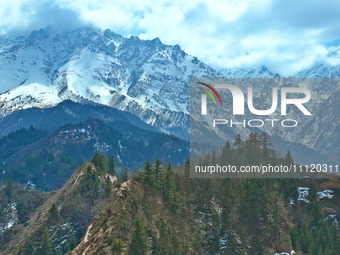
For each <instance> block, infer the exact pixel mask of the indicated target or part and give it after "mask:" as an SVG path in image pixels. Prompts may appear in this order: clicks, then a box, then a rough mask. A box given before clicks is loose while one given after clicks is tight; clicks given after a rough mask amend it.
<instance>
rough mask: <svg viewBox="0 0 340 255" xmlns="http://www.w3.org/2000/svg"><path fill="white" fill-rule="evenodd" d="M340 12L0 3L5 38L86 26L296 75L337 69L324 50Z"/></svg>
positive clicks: (267, 0) (316, 5)
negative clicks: (25, 31)
mask: <svg viewBox="0 0 340 255" xmlns="http://www.w3.org/2000/svg"><path fill="white" fill-rule="evenodd" d="M339 13H340V2H337V1H333V2H331V3H327V4H325V3H324V2H323V1H320V0H310V1H294V2H292V1H286V0H261V1H252V0H242V1H240V0H228V1H227V0H202V1H195V0H188V1H182V0H173V1H169V0H158V1H155V0H143V1H141V0H130V1H127V0H125V1H124V0H115V1H112V0H101V1H98V0H54V1H53V0H45V1H40V2H38V1H34V0H19V1H11V2H10V3H9V1H6V0H0V31H2V32H5V31H8V30H10V29H18V28H29V29H36V28H39V26H40V27H43V26H46V25H48V24H54V25H55V24H59V26H60V24H67V26H70V24H73V25H74V26H76V25H80V24H82V23H81V21H82V22H85V23H89V24H93V25H95V26H99V27H101V28H110V29H112V30H113V31H115V32H117V33H121V34H123V35H125V36H127V35H138V36H140V37H141V38H144V39H153V38H154V37H159V38H160V39H161V40H162V41H163V42H164V43H167V44H179V45H180V46H181V47H182V48H183V49H184V50H185V51H186V52H188V53H189V54H191V55H195V56H197V57H199V58H200V59H202V60H203V61H205V62H207V63H209V64H210V65H213V66H217V67H220V68H223V67H245V66H259V65H263V64H265V65H268V66H269V67H270V68H272V69H274V70H275V71H278V72H281V73H285V74H291V73H294V72H296V71H298V70H300V69H302V68H307V67H309V66H310V65H312V64H314V63H315V62H316V61H321V62H322V61H327V62H329V63H333V62H334V59H332V60H329V59H328V58H327V54H328V50H327V48H326V47H325V46H324V43H325V42H329V41H334V40H336V39H338V38H339V34H338V31H339V28H340V23H339V22H338V15H339ZM65 19H66V20H65ZM336 63H338V61H336Z"/></svg>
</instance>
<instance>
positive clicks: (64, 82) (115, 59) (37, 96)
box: [0, 27, 340, 153]
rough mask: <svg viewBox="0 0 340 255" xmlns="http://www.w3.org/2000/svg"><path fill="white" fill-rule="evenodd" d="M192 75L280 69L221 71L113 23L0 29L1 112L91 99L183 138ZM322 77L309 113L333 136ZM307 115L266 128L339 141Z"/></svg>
mask: <svg viewBox="0 0 340 255" xmlns="http://www.w3.org/2000/svg"><path fill="white" fill-rule="evenodd" d="M338 52H339V50H338V49H337V48H333V49H331V50H330V55H331V56H332V58H333V60H334V61H333V62H334V63H336V61H339V59H340V58H339V53H338ZM339 76H340V66H339V65H328V64H318V65H315V66H314V67H312V68H310V69H309V70H305V71H303V72H300V73H298V74H296V75H295V76H294V77H299V78H307V77H339ZM191 77H231V78H243V77H248V78H273V77H275V78H280V75H279V74H277V73H275V72H272V71H271V70H269V69H268V68H267V67H265V66H262V67H259V68H240V69H230V70H224V71H221V72H218V71H216V70H214V69H212V68H211V67H209V66H208V65H206V64H204V63H202V62H201V61H199V60H198V59H197V58H195V57H192V56H190V55H188V54H186V53H185V52H184V51H182V50H181V49H180V47H179V46H178V45H175V46H169V45H164V44H163V43H162V42H161V41H160V40H159V39H158V38H155V39H153V40H140V39H139V38H138V37H134V36H132V37H129V38H124V37H122V36H120V35H118V34H115V33H113V32H112V31H110V30H104V31H102V30H100V29H96V28H90V27H86V28H80V29H76V30H73V31H66V32H62V33H59V32H55V31H54V30H53V28H51V27H48V28H46V29H41V30H39V31H34V32H32V33H30V34H23V35H6V36H5V37H0V86H1V89H2V91H5V88H13V89H11V90H9V91H7V92H4V93H3V94H1V95H0V117H4V116H6V115H8V114H10V113H11V112H13V111H16V110H20V109H26V108H31V107H40V108H46V107H52V106H55V105H56V104H58V103H60V102H62V101H64V100H71V101H74V102H80V103H82V102H94V103H97V104H102V105H106V106H110V107H113V108H116V109H119V110H122V111H126V112H129V113H132V114H134V115H136V116H138V117H139V118H140V119H141V120H143V121H144V122H145V123H148V124H151V125H153V126H155V127H157V128H159V129H160V130H162V131H164V132H169V133H173V134H176V135H178V136H180V137H182V138H188V131H189V94H190V93H189V81H190V78H191ZM320 84H321V83H315V86H313V87H312V88H311V89H312V93H313V96H312V98H313V104H312V105H311V106H310V107H311V111H312V112H313V120H315V121H318V122H317V123H325V121H332V123H334V125H332V128H331V131H329V132H331V133H332V137H333V136H334V135H335V136H337V135H336V130H337V127H338V124H337V123H338V122H337V121H338V120H337V114H336V110H332V111H333V112H332V113H329V114H324V113H325V112H326V108H325V107H328V108H329V107H330V105H331V104H332V102H334V100H336V99H334V98H331V97H330V96H331V95H332V94H334V93H335V91H337V90H338V89H339V88H338V87H336V86H335V87H334V86H328V85H327V84H326V85H320ZM248 85H249V84H246V85H245V86H248ZM267 87H268V85H267V84H265V83H258V84H257V85H256V87H255V88H254V92H255V93H256V94H257V95H258V96H259V97H262V98H263V94H264V93H268V90H267ZM243 89H244V88H243ZM264 91H266V92H264ZM264 98H266V97H264ZM268 98H269V97H268ZM260 101H261V102H263V100H262V99H261V100H260ZM327 101H329V102H328V103H327ZM264 103H265V104H266V103H268V104H269V103H270V102H269V101H268V102H264ZM273 117H275V116H273ZM326 118H327V119H326ZM310 123H311V124H310V126H311V127H312V128H310V129H309V130H310V132H305V130H307V128H308V127H309V126H308V125H309V124H308V123H306V125H301V126H299V127H298V128H296V129H295V130H294V132H282V130H281V131H280V130H266V131H267V132H268V133H270V134H271V135H277V136H280V137H281V138H282V139H283V140H286V141H290V142H296V141H299V142H300V143H302V144H304V145H306V146H308V147H309V148H312V149H316V150H318V151H322V152H324V153H328V152H329V150H331V149H332V148H337V146H338V144H337V143H338V142H337V141H338V139H337V138H334V137H333V138H332V139H327V140H325V138H326V137H327V135H328V133H329V132H328V133H327V128H326V129H322V132H323V133H322V135H318V134H319V132H321V129H320V128H318V127H317V126H316V124H314V126H313V125H312V121H311V122H310ZM235 132H238V133H241V134H244V135H246V134H248V133H249V132H250V131H249V130H248V129H239V130H230V132H229V133H230V134H229V136H230V137H229V138H232V136H233V135H234V134H235ZM313 132H314V133H313ZM334 132H335V133H334ZM326 142H327V144H326ZM328 143H330V144H328ZM323 148H326V149H323Z"/></svg>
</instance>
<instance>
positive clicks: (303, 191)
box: [298, 187, 310, 204]
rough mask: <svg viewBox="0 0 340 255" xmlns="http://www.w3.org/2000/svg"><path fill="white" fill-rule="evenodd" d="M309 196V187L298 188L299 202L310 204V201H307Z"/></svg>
mask: <svg viewBox="0 0 340 255" xmlns="http://www.w3.org/2000/svg"><path fill="white" fill-rule="evenodd" d="M308 194H309V188H308V187H298V201H301V202H304V203H307V204H309V203H310V201H309V200H308V199H307V197H308Z"/></svg>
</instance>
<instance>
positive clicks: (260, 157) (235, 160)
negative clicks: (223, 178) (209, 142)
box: [199, 132, 293, 166]
mask: <svg viewBox="0 0 340 255" xmlns="http://www.w3.org/2000/svg"><path fill="white" fill-rule="evenodd" d="M213 163H215V164H216V163H219V164H222V165H227V164H231V165H235V166H240V165H260V164H272V165H278V164H283V165H290V164H293V159H292V157H291V155H290V152H289V151H287V153H286V155H285V156H284V157H281V156H280V155H279V154H278V153H277V152H276V151H275V150H274V148H273V144H272V142H271V140H270V138H269V136H268V134H267V133H265V132H263V133H261V134H257V133H250V134H249V136H248V138H247V139H246V140H242V138H241V135H240V134H237V135H236V136H235V139H234V141H233V143H232V144H231V143H230V142H229V141H227V142H226V143H225V145H224V146H223V148H222V151H221V153H220V154H219V153H216V152H215V151H213V152H211V153H207V154H206V155H205V156H203V157H201V158H200V159H199V165H209V164H213Z"/></svg>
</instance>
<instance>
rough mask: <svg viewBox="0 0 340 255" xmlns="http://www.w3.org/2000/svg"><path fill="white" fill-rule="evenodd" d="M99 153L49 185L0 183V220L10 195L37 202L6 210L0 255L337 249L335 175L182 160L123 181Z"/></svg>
mask: <svg viewBox="0 0 340 255" xmlns="http://www.w3.org/2000/svg"><path fill="white" fill-rule="evenodd" d="M99 158H100V157H99ZM102 160H103V159H102V158H101V160H98V159H97V160H93V162H94V163H87V164H85V165H83V166H82V167H81V168H80V169H79V170H78V171H76V172H75V173H74V174H73V176H72V177H71V179H70V180H69V181H68V182H67V183H66V184H65V185H64V186H63V188H61V189H60V190H57V191H55V192H51V193H46V194H39V193H36V192H32V191H19V190H13V191H12V195H11V196H12V197H11V198H9V197H8V195H6V194H8V192H6V190H8V188H7V187H1V188H0V197H1V198H6V200H5V199H2V201H3V203H2V204H1V205H0V206H1V207H0V212H4V215H5V217H2V218H1V217H0V225H1V224H6V223H7V222H9V221H6V220H7V211H8V210H7V209H6V208H8V207H13V204H19V201H20V196H19V195H17V194H21V196H25V197H28V196H30V197H31V198H32V197H33V198H34V199H35V201H37V203H35V204H33V205H32V206H30V207H27V206H26V207H25V208H26V210H28V213H27V214H26V215H27V216H28V218H27V219H26V220H23V221H19V222H18V221H14V222H13V219H15V218H16V217H15V212H14V213H12V214H13V215H14V217H12V221H10V222H13V223H11V225H10V226H8V227H7V228H6V229H5V230H4V232H3V233H0V241H1V246H0V252H1V254H15V255H21V254H44V255H46V254H72V255H78V254H79V255H81V254H86V255H91V254H126V253H127V254H137V253H134V252H135V251H138V254H147V252H150V253H153V254H156V255H166V254H169V255H172V254H235V255H236V254H244V255H246V254H248V255H252V254H259V253H262V254H265V255H269V254H275V253H281V252H287V253H288V254H289V252H290V251H291V250H292V249H294V250H295V251H298V252H301V251H302V252H303V253H300V254H314V253H311V252H312V251H313V252H314V251H315V250H316V251H318V250H321V251H327V252H328V253H327V254H330V255H333V254H334V255H335V254H337V252H338V251H339V249H340V242H339V240H340V239H339V234H340V233H339V226H338V225H337V224H338V220H339V209H340V190H339V188H340V186H339V185H340V183H339V180H319V181H315V180H313V181H311V180H292V179H290V180H289V181H288V180H285V179H281V180H266V179H262V180H261V179H248V180H246V179H243V180H242V179H238V180H236V179H216V180H203V179H196V180H193V179H190V178H188V176H189V175H188V167H189V165H188V164H186V165H185V166H184V167H181V168H179V169H176V170H172V168H171V167H170V166H168V165H165V166H162V165H161V164H159V163H157V162H156V163H155V164H150V163H146V164H145V167H144V171H143V172H141V173H140V174H138V175H136V176H134V177H133V178H131V179H129V180H128V181H126V182H120V181H117V178H116V177H115V176H112V175H111V174H110V173H109V172H108V171H107V169H105V164H103V161H102ZM317 184H318V185H317ZM15 189H16V188H15ZM14 207H16V208H17V206H14ZM6 210H7V211H6ZM14 211H15V210H14ZM7 225H8V224H7ZM70 251H71V252H70ZM323 254H326V253H323Z"/></svg>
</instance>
